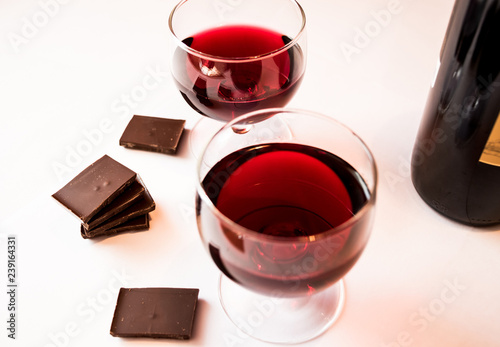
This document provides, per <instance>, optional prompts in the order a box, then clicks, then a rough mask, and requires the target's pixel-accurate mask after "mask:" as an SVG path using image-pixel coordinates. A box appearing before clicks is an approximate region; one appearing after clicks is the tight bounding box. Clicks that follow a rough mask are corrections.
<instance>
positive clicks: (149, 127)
mask: <svg viewBox="0 0 500 347" xmlns="http://www.w3.org/2000/svg"><path fill="white" fill-rule="evenodd" d="M185 123H186V121H185V120H182V119H168V118H158V117H148V116H137V115H135V116H133V117H132V119H131V120H130V122H129V123H128V125H127V127H126V128H125V131H124V132H123V134H122V137H121V138H120V146H124V147H126V148H135V149H141V150H145V151H152V152H160V153H171V154H173V153H175V152H176V151H177V146H178V145H179V141H180V138H181V136H182V132H183V130H184V124H185Z"/></svg>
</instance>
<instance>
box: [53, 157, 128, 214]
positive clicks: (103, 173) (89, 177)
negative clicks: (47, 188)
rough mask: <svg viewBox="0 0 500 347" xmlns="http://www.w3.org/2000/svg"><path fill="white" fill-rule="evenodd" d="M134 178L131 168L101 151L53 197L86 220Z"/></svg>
mask: <svg viewBox="0 0 500 347" xmlns="http://www.w3.org/2000/svg"><path fill="white" fill-rule="evenodd" d="M135 178H136V173H135V172H134V171H132V170H130V169H129V168H127V167H126V166H124V165H122V164H120V163H119V162H117V161H115V160H114V159H112V158H110V157H108V156H107V155H104V156H103V157H102V158H101V159H99V160H97V161H96V162H94V163H93V164H91V165H90V166H88V167H87V168H86V169H85V170H83V171H82V172H81V173H79V174H78V175H77V176H76V177H75V178H73V179H72V180H71V181H70V182H68V184H66V185H65V186H64V187H63V188H61V189H60V190H59V191H58V192H56V193H55V194H53V195H52V197H53V198H54V199H56V200H57V201H59V202H60V203H61V204H62V205H63V206H65V207H66V208H68V209H69V210H70V211H71V212H73V213H74V214H75V215H76V216H77V217H78V218H80V219H81V220H82V221H83V222H88V221H89V220H90V219H91V218H92V217H93V216H94V215H96V214H97V213H98V212H99V211H100V210H101V209H102V208H103V207H104V206H106V205H108V204H109V203H110V202H111V201H112V200H113V199H114V198H115V197H116V196H118V195H119V194H120V193H122V192H123V191H124V190H125V188H127V187H128V186H129V185H130V184H132V182H134V180H135Z"/></svg>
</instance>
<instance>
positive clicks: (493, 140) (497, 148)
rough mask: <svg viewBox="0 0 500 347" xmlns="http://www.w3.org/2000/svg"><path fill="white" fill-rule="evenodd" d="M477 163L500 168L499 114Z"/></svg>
mask: <svg viewBox="0 0 500 347" xmlns="http://www.w3.org/2000/svg"><path fill="white" fill-rule="evenodd" d="M479 161H480V162H481V163H485V164H490V165H494V166H500V113H499V114H498V117H497V120H496V122H495V125H494V126H493V129H492V130H491V134H490V137H489V138H488V142H486V146H484V150H483V154H481V158H479Z"/></svg>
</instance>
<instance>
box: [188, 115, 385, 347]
mask: <svg viewBox="0 0 500 347" xmlns="http://www.w3.org/2000/svg"><path fill="white" fill-rule="evenodd" d="M278 118H279V121H277V119H278ZM283 124H284V125H285V126H286V127H287V128H288V129H290V131H291V134H292V136H291V137H287V138H283V137H282V136H281V135H280V134H281V129H280V127H281V126H283ZM234 126H238V127H247V128H248V131H247V132H246V133H244V134H239V133H235V132H234V131H233V130H232V127H234ZM197 171H198V172H197V173H198V176H197V189H196V191H197V197H196V216H197V222H198V229H199V232H200V236H201V239H202V242H203V244H204V246H205V248H206V249H207V251H208V253H209V254H210V256H211V257H212V260H213V261H214V262H215V264H216V265H217V266H218V268H219V269H220V270H221V272H222V273H223V275H221V278H220V282H219V297H220V301H221V303H222V306H223V308H224V310H225V311H226V313H227V315H228V316H229V318H230V319H231V320H232V321H233V323H235V324H236V325H237V326H238V327H239V328H240V329H241V330H243V331H244V332H245V333H247V334H248V335H250V336H252V337H255V338H257V339H259V340H262V341H266V342H273V343H299V342H304V341H307V340H310V339H312V338H314V337H316V336H318V335H320V334H321V333H323V332H324V331H326V329H327V328H328V327H329V326H331V325H332V324H333V322H334V321H335V320H336V319H337V317H338V315H339V314H340V311H341V309H342V304H343V300H344V286H343V281H342V278H343V276H344V275H345V274H346V273H347V272H348V271H349V270H350V269H351V268H352V267H353V266H354V264H355V263H356V262H357V260H358V259H359V257H360V256H361V254H362V252H363V249H364V248H365V245H366V244H367V241H368V239H369V235H370V231H371V227H372V222H373V217H374V207H375V196H376V185H377V170H376V165H375V161H374V158H373V156H372V154H371V152H370V150H369V149H368V147H367V146H366V145H365V144H364V142H363V141H362V140H361V139H360V138H359V137H358V136H357V135H356V134H355V133H353V132H352V131H351V130H350V129H348V128H347V127H346V126H344V125H342V124H340V123H339V122H337V121H335V120H334V119H332V118H331V117H327V116H324V115H321V114H317V113H313V112H310V111H303V110H291V109H290V110H288V109H283V108H274V109H264V110H260V111H255V112H251V113H248V114H246V115H243V116H240V117H238V118H236V119H234V120H232V121H231V122H229V123H227V124H226V125H225V126H223V127H222V128H221V129H220V130H219V131H218V132H217V133H216V134H215V136H214V137H213V138H212V139H211V141H210V142H209V143H208V145H207V147H206V148H205V150H204V152H203V153H202V155H201V156H200V157H199V158H198V167H197Z"/></svg>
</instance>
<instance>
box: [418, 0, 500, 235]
mask: <svg viewBox="0 0 500 347" xmlns="http://www.w3.org/2000/svg"><path fill="white" fill-rule="evenodd" d="M499 46H500V0H456V2H455V6H454V8H453V11H452V15H451V18H450V21H449V23H448V29H447V32H446V36H445V39H444V42H443V46H442V48H441V53H440V60H439V61H440V65H439V67H438V70H437V74H436V78H435V80H434V82H433V85H432V87H431V90H430V93H429V96H428V99H427V105H426V107H425V111H424V115H423V118H422V121H421V124H420V129H419V132H418V135H417V139H416V142H415V146H414V148H413V153H412V160H411V165H412V181H413V185H414V186H415V188H416V190H417V192H418V193H419V194H420V196H421V197H422V199H423V200H424V201H425V202H426V203H427V204H428V205H430V206H431V207H433V208H434V209H435V210H437V211H438V212H440V213H441V214H443V215H445V216H447V217H449V218H451V219H454V220H456V221H459V222H461V223H465V224H468V225H474V226H482V225H493V224H497V223H500V76H499V70H500V47H499Z"/></svg>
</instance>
